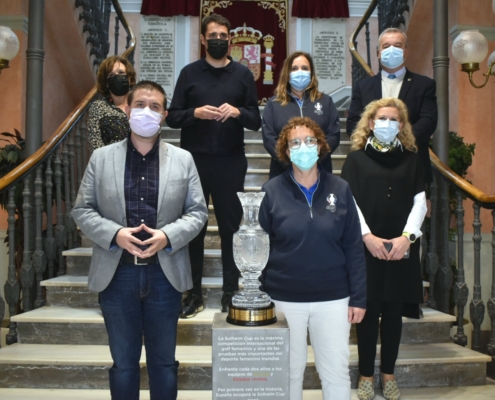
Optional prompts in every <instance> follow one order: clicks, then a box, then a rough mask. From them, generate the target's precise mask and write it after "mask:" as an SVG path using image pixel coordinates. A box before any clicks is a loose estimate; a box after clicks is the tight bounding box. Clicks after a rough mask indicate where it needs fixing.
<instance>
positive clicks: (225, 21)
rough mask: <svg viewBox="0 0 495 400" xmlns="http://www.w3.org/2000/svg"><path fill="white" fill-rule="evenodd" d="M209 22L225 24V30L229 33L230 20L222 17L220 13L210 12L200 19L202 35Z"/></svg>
mask: <svg viewBox="0 0 495 400" xmlns="http://www.w3.org/2000/svg"><path fill="white" fill-rule="evenodd" d="M211 22H214V23H216V24H218V25H222V26H226V27H227V31H228V32H229V35H230V22H229V20H228V19H227V18H225V17H222V16H221V15H220V14H211V15H208V16H207V17H204V18H203V20H202V21H201V34H202V35H203V36H204V35H205V33H206V28H207V27H208V24H210V23H211Z"/></svg>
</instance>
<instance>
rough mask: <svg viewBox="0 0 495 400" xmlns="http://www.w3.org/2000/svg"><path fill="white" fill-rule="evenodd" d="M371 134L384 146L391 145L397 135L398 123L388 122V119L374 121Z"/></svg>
mask: <svg viewBox="0 0 495 400" xmlns="http://www.w3.org/2000/svg"><path fill="white" fill-rule="evenodd" d="M373 134H374V135H375V137H376V138H377V139H378V140H379V141H380V142H382V143H384V144H389V143H392V142H393V141H394V139H395V138H396V137H397V135H398V134H399V122H397V121H390V120H389V119H385V120H383V119H377V120H375V129H373Z"/></svg>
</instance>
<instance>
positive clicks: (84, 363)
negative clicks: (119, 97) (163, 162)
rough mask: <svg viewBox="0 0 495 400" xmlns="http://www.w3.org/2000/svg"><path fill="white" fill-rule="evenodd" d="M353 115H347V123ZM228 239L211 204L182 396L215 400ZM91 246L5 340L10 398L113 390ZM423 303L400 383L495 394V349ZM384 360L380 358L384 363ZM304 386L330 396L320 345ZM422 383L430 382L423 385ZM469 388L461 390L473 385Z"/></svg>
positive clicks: (259, 175) (252, 164) (310, 397)
mask: <svg viewBox="0 0 495 400" xmlns="http://www.w3.org/2000/svg"><path fill="white" fill-rule="evenodd" d="M344 122H345V120H344V119H343V118H342V120H341V123H342V124H343V123H344ZM342 128H343V127H342ZM162 137H164V138H165V139H166V140H167V141H169V142H171V143H174V144H178V142H179V132H178V131H177V130H173V129H169V128H165V129H164V130H163V132H162ZM341 138H342V142H341V145H340V147H339V149H337V152H336V153H334V155H333V159H334V169H335V173H336V174H339V173H340V169H341V166H342V164H343V162H344V160H345V154H347V152H348V150H349V147H350V142H349V141H348V138H347V136H346V135H345V132H344V131H342V136H341ZM246 142H247V146H246V150H247V153H248V154H247V157H248V174H247V176H246V183H245V188H246V190H259V189H260V188H261V186H262V184H263V183H264V182H265V181H266V179H267V177H268V168H269V163H270V157H269V156H268V155H267V154H266V151H265V150H264V148H263V145H262V140H261V133H260V132H249V131H247V132H246ZM219 245H220V242H219V239H218V228H217V226H216V220H215V215H214V207H213V206H212V205H211V206H210V208H209V227H208V234H207V239H206V249H205V272H204V275H205V277H204V278H203V294H204V296H205V301H206V309H205V311H203V312H201V313H199V314H198V315H197V316H196V317H194V318H191V319H187V320H179V328H178V339H177V355H176V357H177V359H178V360H179V361H180V368H179V390H180V393H179V399H181V400H186V399H187V400H188V399H193V398H194V399H198V400H202V399H206V398H209V399H211V383H212V365H211V360H212V354H211V335H212V333H211V332H212V329H211V328H212V320H213V316H214V314H215V313H216V312H219V307H220V297H221V258H220V256H221V252H220V246H219ZM91 253H92V249H91V248H89V247H82V248H78V249H72V250H68V251H66V252H64V255H65V256H66V259H67V275H64V276H60V277H57V278H53V279H49V280H46V281H43V282H42V286H43V287H44V288H45V290H46V299H47V304H46V306H44V307H41V308H39V309H36V310H33V311H30V312H27V313H24V314H20V315H18V316H16V317H14V318H13V321H15V322H16V323H17V329H18V335H19V343H17V344H14V345H11V346H8V347H5V348H1V349H0V399H2V400H4V399H13V400H15V399H26V400H27V399H41V398H50V399H81V400H82V399H89V398H91V399H96V400H98V399H108V398H109V393H108V369H109V367H110V366H111V364H112V361H111V357H110V353H109V350H108V346H107V336H106V332H105V327H104V323H103V317H102V315H101V311H100V310H99V307H98V296H97V295H96V294H94V293H91V292H89V291H88V289H87V274H88V271H89V263H90V257H91ZM423 312H424V318H423V319H421V320H409V319H406V318H405V319H404V330H403V335H402V345H401V349H400V354H399V360H398V362H397V369H396V376H397V379H398V381H399V386H400V387H402V388H405V389H404V391H403V393H404V394H406V393H411V394H413V393H416V394H418V397H409V398H418V399H419V398H421V399H426V398H432V399H433V398H443V397H440V395H442V396H443V394H441V393H440V392H442V391H443V392H444V394H445V395H446V396H449V394H450V395H451V394H452V391H453V390H455V389H453V388H454V387H459V386H466V387H467V386H473V385H479V386H477V387H476V393H481V395H484V394H483V393H485V392H486V393H489V392H490V390H491V393H492V394H493V393H495V391H494V388H495V387H494V386H492V387H489V386H484V385H485V383H486V379H485V376H486V373H485V371H486V363H487V362H489V361H491V358H490V357H488V356H486V355H483V354H480V353H477V352H474V351H471V350H469V349H466V348H463V347H460V346H457V345H455V344H453V343H451V341H450V327H451V324H452V323H453V322H454V321H455V318H454V317H452V316H450V315H446V314H443V313H441V312H438V311H435V310H432V309H428V308H424V309H423ZM350 346H351V359H350V375H351V380H352V385H353V387H356V384H357V379H358V372H357V347H356V339H355V331H354V328H353V329H352V332H351V344H350ZM378 365H379V360H377V369H376V372H378ZM377 384H378V381H377ZM304 387H305V395H304V396H305V397H304V399H305V400H315V399H321V391H320V390H319V389H320V382H319V378H318V374H317V372H316V369H315V364H314V356H313V352H312V350H311V347H309V357H308V364H307V370H306V376H305V382H304ZM422 387H423V388H424V389H419V388H422ZM141 388H142V389H143V394H142V397H141V398H142V399H148V398H149V393H148V392H146V391H145V390H146V389H147V388H148V379H147V370H146V365H145V352H144V348H143V355H142V358H141ZM407 388H410V389H407ZM433 388H435V389H433ZM436 388H438V389H436ZM464 389H465V388H463V389H461V391H463V393H467V392H465V391H464ZM485 389H486V390H485ZM433 390H437V391H438V393H440V394H439V395H438V397H428V393H432V391H433ZM470 393H471V392H470ZM472 393H475V392H472ZM424 396H426V397H424ZM355 398H357V397H356V394H355V391H354V392H353V399H355ZM377 398H380V397H378V396H377ZM449 398H455V397H452V396H451V397H449ZM459 398H462V397H459ZM473 398H474V397H473ZM476 398H478V397H476ZM479 398H480V399H481V398H483V397H479ZM486 398H489V397H486ZM492 398H495V395H493V397H492Z"/></svg>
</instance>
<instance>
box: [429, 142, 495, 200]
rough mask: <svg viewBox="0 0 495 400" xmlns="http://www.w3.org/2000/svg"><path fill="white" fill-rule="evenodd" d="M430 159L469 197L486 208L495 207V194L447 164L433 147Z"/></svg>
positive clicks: (439, 170)
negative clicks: (489, 192) (483, 190)
mask: <svg viewBox="0 0 495 400" xmlns="http://www.w3.org/2000/svg"><path fill="white" fill-rule="evenodd" d="M430 160H431V163H432V164H433V165H434V166H435V168H436V169H437V170H438V172H440V173H441V174H442V175H443V176H444V177H445V178H447V180H449V181H450V182H451V183H452V184H453V185H454V186H456V187H458V188H459V189H460V190H461V191H463V192H464V193H465V194H466V195H467V196H468V197H469V198H471V199H472V200H475V201H477V202H479V203H481V204H482V205H483V206H484V207H486V208H490V209H492V208H495V195H489V194H485V193H483V192H482V191H481V190H480V189H478V188H477V187H475V186H473V185H472V184H471V183H469V182H468V181H466V180H465V179H464V178H462V177H460V176H459V175H457V174H456V173H455V172H454V171H452V170H451V169H450V168H449V167H448V166H447V165H445V164H444V163H443V162H442V161H441V160H440V159H439V158H438V157H437V155H436V154H435V153H434V152H433V150H431V149H430Z"/></svg>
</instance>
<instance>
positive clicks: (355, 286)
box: [259, 117, 366, 400]
mask: <svg viewBox="0 0 495 400" xmlns="http://www.w3.org/2000/svg"><path fill="white" fill-rule="evenodd" d="M328 151H329V146H328V144H327V142H326V140H325V134H324V132H323V130H322V129H321V128H320V127H319V125H318V124H317V123H316V122H314V121H313V120H312V119H310V118H301V117H296V118H293V119H291V120H290V121H289V122H288V124H287V125H286V126H285V127H284V128H283V129H282V130H281V133H280V138H279V139H278V142H277V146H276V152H277V156H278V158H279V159H280V160H283V161H284V162H286V163H287V164H288V165H290V167H289V169H287V170H286V171H285V172H284V173H283V174H282V175H279V176H277V177H275V178H273V179H270V180H269V181H268V182H267V183H265V185H264V186H263V189H262V190H263V191H264V192H265V193H266V194H265V197H264V199H263V202H262V203H261V207H260V212H259V222H260V225H261V226H262V227H263V229H264V230H265V231H266V232H267V233H268V234H269V237H270V256H269V258H268V263H267V266H266V268H265V269H264V270H263V274H262V277H261V282H262V289H263V290H264V291H266V292H267V293H268V294H269V295H270V297H271V298H272V300H273V302H274V303H275V305H276V310H277V312H283V313H284V314H285V317H286V318H287V322H288V324H289V327H290V399H291V400H301V399H302V393H303V378H304V370H305V368H306V361H307V352H308V346H307V338H308V331H309V335H310V339H311V346H312V347H313V351H314V356H315V364H316V369H317V370H318V374H319V376H320V380H321V385H322V391H323V399H324V400H329V399H339V400H350V398H351V382H350V377H349V355H350V354H349V352H350V350H349V330H350V327H351V323H353V322H354V323H357V322H360V321H361V319H362V318H363V315H364V313H365V307H366V265H365V258H364V249H363V245H362V239H361V230H360V226H359V217H358V212H357V209H356V205H355V203H354V200H353V197H352V194H351V191H350V189H349V185H348V184H347V183H346V182H345V181H344V180H342V179H340V178H339V177H337V176H335V175H332V174H330V173H328V172H326V171H325V170H324V169H323V168H321V167H319V166H318V160H321V159H322V158H323V159H324V157H325V156H326V155H327V154H328Z"/></svg>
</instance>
